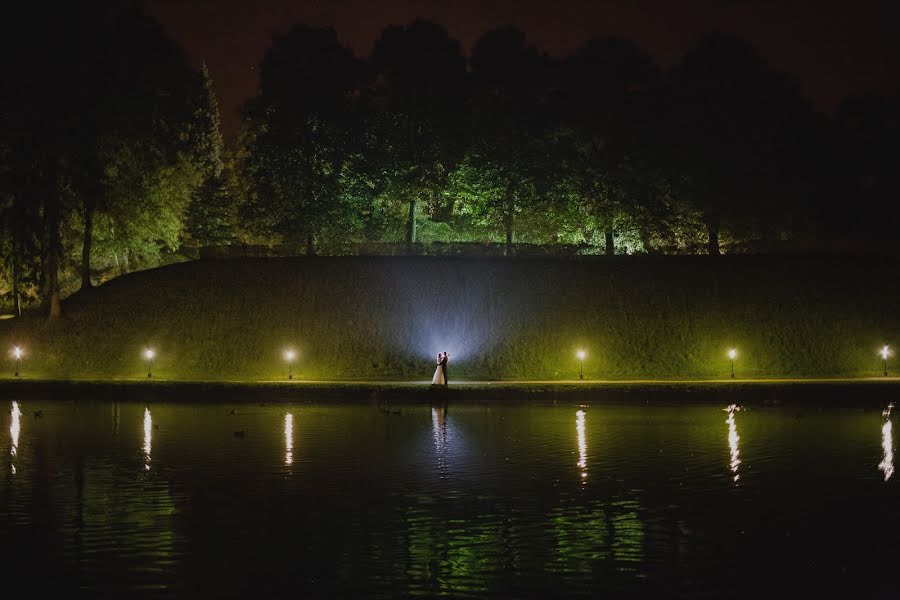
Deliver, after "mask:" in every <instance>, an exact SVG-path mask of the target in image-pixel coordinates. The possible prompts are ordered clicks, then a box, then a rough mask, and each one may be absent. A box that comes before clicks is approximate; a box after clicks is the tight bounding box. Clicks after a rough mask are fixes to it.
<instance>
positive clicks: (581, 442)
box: [575, 410, 587, 483]
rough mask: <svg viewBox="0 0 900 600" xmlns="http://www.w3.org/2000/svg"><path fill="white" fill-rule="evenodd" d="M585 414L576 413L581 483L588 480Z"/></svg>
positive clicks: (582, 412)
mask: <svg viewBox="0 0 900 600" xmlns="http://www.w3.org/2000/svg"><path fill="white" fill-rule="evenodd" d="M584 418H585V412H584V411H583V410H579V411H578V412H577V413H575V431H576V432H577V433H578V468H579V469H581V482H582V483H585V481H584V480H585V479H587V440H586V439H585V435H584Z"/></svg>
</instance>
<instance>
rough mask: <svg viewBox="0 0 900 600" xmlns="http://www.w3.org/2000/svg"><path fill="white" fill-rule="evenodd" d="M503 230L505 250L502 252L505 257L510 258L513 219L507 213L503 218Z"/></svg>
mask: <svg viewBox="0 0 900 600" xmlns="http://www.w3.org/2000/svg"><path fill="white" fill-rule="evenodd" d="M503 228H504V229H505V230H506V248H505V250H504V254H506V256H512V254H513V217H512V214H511V213H510V212H507V213H506V215H505V216H504V217H503Z"/></svg>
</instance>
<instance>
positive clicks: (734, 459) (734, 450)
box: [725, 404, 741, 481]
mask: <svg viewBox="0 0 900 600" xmlns="http://www.w3.org/2000/svg"><path fill="white" fill-rule="evenodd" d="M725 410H727V411H728V418H727V419H726V420H725V422H726V423H728V447H729V449H730V450H731V472H732V473H734V480H735V481H737V480H738V479H739V478H740V475H739V474H738V465H740V464H741V459H740V455H741V450H740V448H739V447H738V442H740V441H741V438H740V436H739V435H738V432H737V423H735V420H734V415H735V413H736V412H738V411H739V410H741V407H740V406H738V405H737V404H731V405H730V406H729V407H728V408H727V409H725Z"/></svg>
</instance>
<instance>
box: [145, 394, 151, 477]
mask: <svg viewBox="0 0 900 600" xmlns="http://www.w3.org/2000/svg"><path fill="white" fill-rule="evenodd" d="M152 441H153V417H151V416H150V409H149V408H145V409H144V469H145V470H147V471H149V470H150V450H151V449H152Z"/></svg>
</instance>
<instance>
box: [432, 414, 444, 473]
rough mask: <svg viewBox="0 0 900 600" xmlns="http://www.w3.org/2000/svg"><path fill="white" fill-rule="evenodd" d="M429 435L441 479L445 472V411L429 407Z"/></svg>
mask: <svg viewBox="0 0 900 600" xmlns="http://www.w3.org/2000/svg"><path fill="white" fill-rule="evenodd" d="M431 435H432V437H433V438H434V453H435V456H436V458H437V466H438V472H439V473H440V474H441V477H442V478H443V477H444V476H445V475H446V472H447V409H446V408H444V407H440V408H438V407H435V406H432V407H431Z"/></svg>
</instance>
